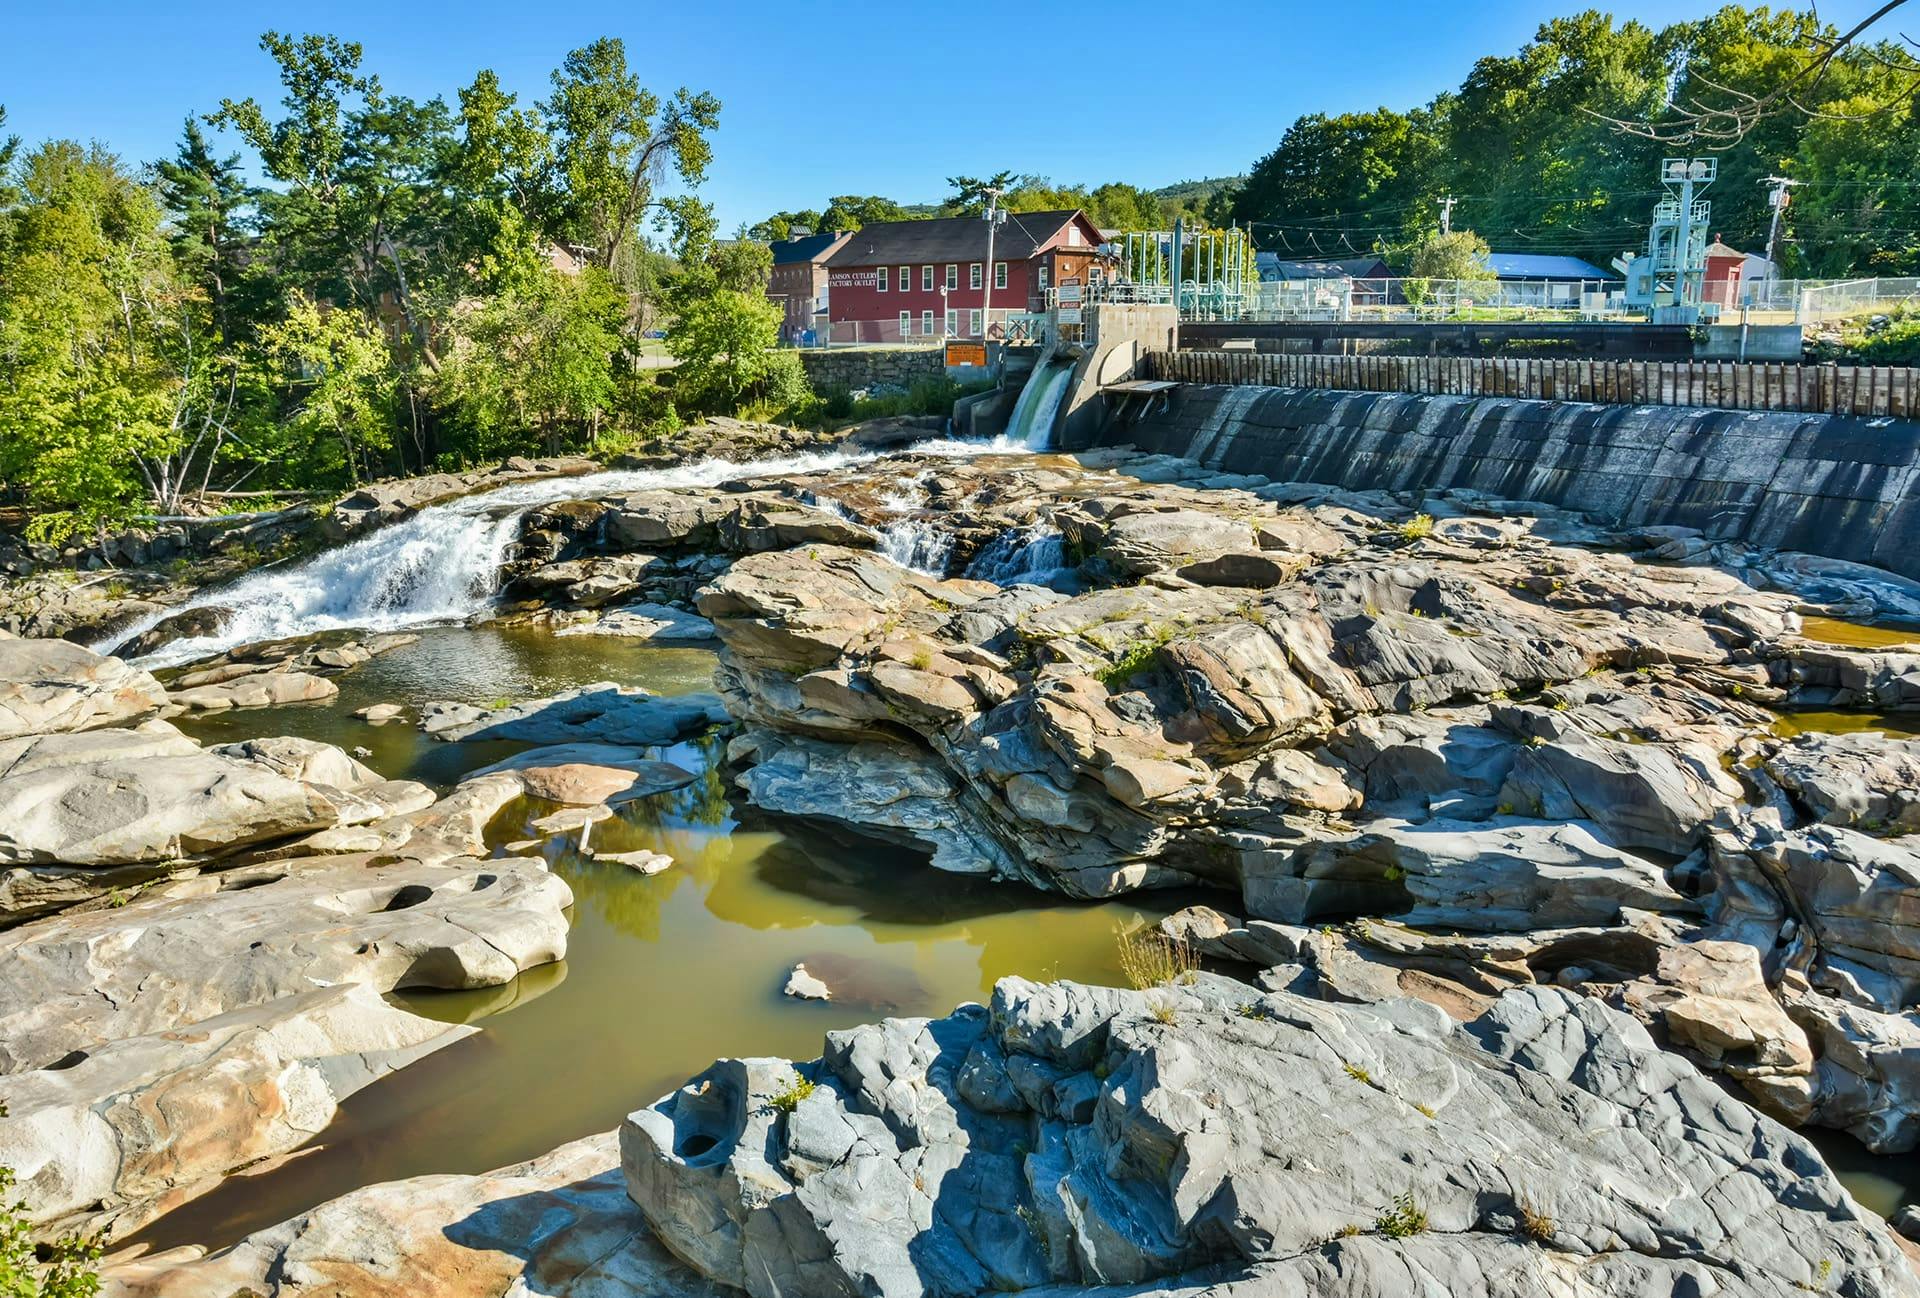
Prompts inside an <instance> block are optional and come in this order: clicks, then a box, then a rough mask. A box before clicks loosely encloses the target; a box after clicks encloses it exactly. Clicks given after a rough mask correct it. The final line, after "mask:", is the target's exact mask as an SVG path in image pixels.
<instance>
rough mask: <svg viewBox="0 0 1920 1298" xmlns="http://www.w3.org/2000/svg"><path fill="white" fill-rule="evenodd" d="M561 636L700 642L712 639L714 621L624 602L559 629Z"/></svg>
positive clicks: (665, 607)
mask: <svg viewBox="0 0 1920 1298" xmlns="http://www.w3.org/2000/svg"><path fill="white" fill-rule="evenodd" d="M558 634H560V635H617V636H624V637H626V638H628V639H632V640H644V641H649V642H651V643H654V644H699V643H703V642H705V641H708V640H711V639H713V623H711V622H709V621H707V619H705V618H703V617H699V616H696V615H695V614H692V613H689V612H686V611H685V610H684V609H677V608H673V607H670V606H669V605H666V604H647V603H642V604H625V605H622V606H621V607H619V608H610V609H606V610H605V611H603V612H602V613H601V614H600V616H599V617H598V618H596V619H594V620H593V621H591V622H575V623H573V624H571V625H569V626H563V627H561V628H560V630H559V632H558Z"/></svg>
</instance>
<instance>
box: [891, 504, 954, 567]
mask: <svg viewBox="0 0 1920 1298" xmlns="http://www.w3.org/2000/svg"><path fill="white" fill-rule="evenodd" d="M880 553H881V554H883V555H885V556H886V557H887V558H889V559H891V560H893V561H894V562H895V563H897V564H899V565H900V566H901V567H902V568H911V569H913V570H914V571H915V572H924V573H926V574H927V575H928V576H930V577H944V576H946V575H947V560H948V559H950V558H951V557H952V555H953V534H952V533H950V532H944V531H942V530H941V529H939V528H938V527H935V526H934V525H933V524H932V523H930V522H928V521H927V520H926V519H924V518H902V519H899V520H897V521H895V522H892V523H888V524H887V525H886V526H885V527H883V528H881V529H880Z"/></svg>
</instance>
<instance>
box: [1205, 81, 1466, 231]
mask: <svg viewBox="0 0 1920 1298" xmlns="http://www.w3.org/2000/svg"><path fill="white" fill-rule="evenodd" d="M1445 114H1446V101H1444V100H1442V101H1440V102H1439V103H1437V104H1436V105H1435V106H1434V107H1432V108H1423V109H1415V110H1414V111H1413V112H1411V113H1397V112H1394V111H1392V110H1391V109H1386V108H1379V109H1375V110H1374V111H1372V112H1368V113H1344V114H1341V115H1339V116H1337V117H1328V116H1326V115H1324V114H1321V113H1311V114H1309V115H1307V116H1305V117H1302V118H1300V119H1299V120H1298V121H1296V122H1295V123H1294V124H1293V125H1292V126H1290V127H1288V128H1287V132H1286V134H1285V135H1283V136H1282V137H1281V140H1280V143H1279V146H1278V147H1276V148H1275V149H1274V151H1273V152H1272V153H1269V154H1268V155H1267V156H1265V157H1264V158H1261V159H1260V160H1259V161H1258V162H1257V163H1255V164H1254V166H1253V170H1252V171H1251V172H1250V173H1249V174H1248V176H1247V179H1246V182H1245V183H1244V184H1243V185H1241V186H1240V187H1238V188H1237V189H1236V190H1235V191H1234V192H1233V195H1232V197H1231V199H1230V206H1229V210H1228V215H1229V217H1230V218H1231V219H1233V220H1235V221H1238V222H1240V223H1242V224H1249V223H1250V224H1252V225H1253V228H1254V230H1255V233H1256V235H1257V236H1258V237H1259V239H1260V242H1261V246H1262V247H1266V248H1272V249H1275V250H1277V251H1279V252H1280V253H1281V254H1282V255H1285V256H1293V257H1316V256H1325V257H1350V256H1354V255H1357V254H1361V253H1366V252H1370V251H1372V250H1374V249H1375V248H1377V247H1380V246H1382V245H1392V244H1398V243H1400V242H1403V241H1405V240H1406V239H1408V238H1409V237H1410V236H1411V235H1412V232H1413V231H1414V230H1417V229H1418V228H1420V227H1421V226H1423V225H1425V224H1427V223H1428V222H1429V221H1430V217H1431V213H1432V210H1433V209H1432V208H1431V206H1429V202H1428V200H1429V198H1430V196H1431V195H1432V194H1433V193H1434V191H1435V190H1436V189H1437V188H1438V187H1439V182H1438V180H1437V178H1436V172H1437V169H1438V168H1439V165H1440V163H1441V161H1442V159H1443V157H1444V154H1445V144H1444V141H1443V134H1442V132H1443V130H1444V124H1445Z"/></svg>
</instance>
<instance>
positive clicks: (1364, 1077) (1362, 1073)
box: [1340, 1064, 1373, 1086]
mask: <svg viewBox="0 0 1920 1298" xmlns="http://www.w3.org/2000/svg"><path fill="white" fill-rule="evenodd" d="M1340 1066H1341V1067H1342V1068H1344V1069H1346V1070H1347V1076H1348V1077H1351V1078H1352V1079H1353V1080H1354V1081H1356V1082H1365V1083H1366V1084H1367V1085H1368V1086H1372V1085H1373V1074H1372V1073H1370V1072H1368V1071H1367V1070H1366V1069H1364V1068H1362V1067H1361V1066H1360V1065H1359V1064H1341V1065H1340Z"/></svg>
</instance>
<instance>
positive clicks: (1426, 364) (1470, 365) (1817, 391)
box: [1144, 351, 1920, 419]
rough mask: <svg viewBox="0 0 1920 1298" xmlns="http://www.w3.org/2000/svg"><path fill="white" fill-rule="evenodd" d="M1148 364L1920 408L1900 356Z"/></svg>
mask: <svg viewBox="0 0 1920 1298" xmlns="http://www.w3.org/2000/svg"><path fill="white" fill-rule="evenodd" d="M1145 370H1146V373H1145V376H1144V377H1147V378H1151V379H1165V380H1172V381H1174V382H1178V383H1229V384H1257V385H1260V386H1264V387H1275V388H1328V389H1333V390H1339V391H1347V392H1410V393H1422V394H1427V395H1436V396H1439V395H1451V396H1468V397H1528V398H1533V399H1536V400H1542V401H1591V402H1598V403H1601V404H1607V405H1625V406H1706V407H1710V408H1716V409H1722V410H1788V411H1802V412H1806V413H1809V414H1838V415H1881V416H1894V417H1896V418H1903V419H1913V418H1920V369H1913V368H1910V367H1906V366H1893V365H1796V364H1785V363H1769V362H1760V361H1703V360H1687V361H1603V360H1554V359H1512V358H1493V357H1485V358H1483V357H1472V356H1327V355H1321V354H1314V353H1278V352H1250V351H1192V352H1187V351H1181V352H1165V351H1156V352H1149V353H1147V357H1146V366H1145Z"/></svg>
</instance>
